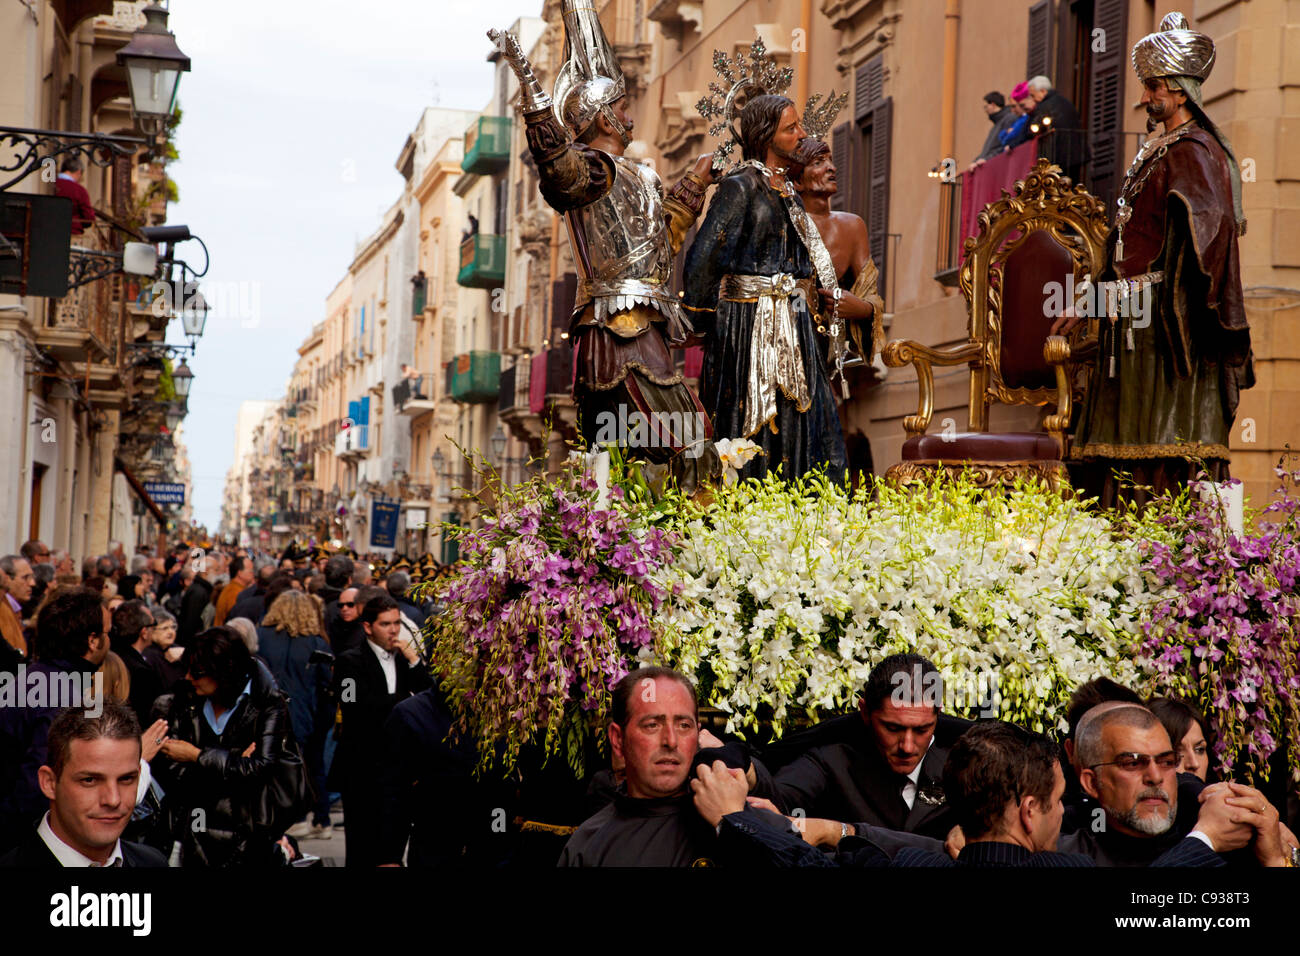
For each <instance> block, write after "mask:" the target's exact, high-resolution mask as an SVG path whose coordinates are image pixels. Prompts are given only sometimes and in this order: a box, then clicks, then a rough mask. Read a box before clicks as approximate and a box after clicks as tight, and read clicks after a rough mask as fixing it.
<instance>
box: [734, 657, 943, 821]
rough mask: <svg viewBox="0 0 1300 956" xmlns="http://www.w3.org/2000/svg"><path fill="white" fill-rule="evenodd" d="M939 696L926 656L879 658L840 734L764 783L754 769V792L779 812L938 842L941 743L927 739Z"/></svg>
mask: <svg viewBox="0 0 1300 956" xmlns="http://www.w3.org/2000/svg"><path fill="white" fill-rule="evenodd" d="M942 702H943V686H942V681H941V678H940V674H939V671H938V669H937V668H936V667H935V666H934V665H933V664H932V663H930V661H928V660H926V659H925V658H924V657H921V656H920V655H919V654H895V655H893V656H892V657H887V658H885V660H883V661H881V662H880V663H879V664H877V665H876V667H875V668H874V669H873V670H872V671H871V674H870V675H869V676H868V678H867V683H866V686H865V687H864V688H863V690H862V697H861V699H860V700H859V712H860V714H861V720H859V721H850V726H849V727H848V728H847V730H848V733H847V734H846V735H845V737H846V739H844V740H842V741H838V742H834V743H827V744H823V745H820V746H816V747H813V748H812V749H811V750H809V751H808V752H807V753H805V754H804V755H802V756H801V757H799V758H797V759H795V760H794V761H792V762H791V763H789V764H787V765H786V766H784V767H782V768H781V769H780V770H779V771H778V772H777V773H776V774H775V776H773V777H771V778H770V784H769V783H768V782H767V781H766V780H765V779H764V775H763V774H761V773H760V774H759V775H758V785H757V786H756V787H755V789H754V794H755V796H759V797H767V798H768V799H770V800H771V801H772V802H773V803H774V804H775V805H776V806H777V807H778V808H779V809H780V810H781V812H782V813H787V814H794V815H796V816H804V817H814V818H822V819H828V820H835V821H841V822H843V823H844V827H845V831H846V834H851V833H852V831H853V829H854V824H857V823H862V824H867V825H870V826H876V827H885V828H887V829H890V830H902V831H905V832H908V833H919V834H921V835H923V836H928V837H933V838H935V839H938V840H942V839H944V838H945V837H946V836H947V835H948V831H949V830H950V829H951V828H952V826H953V822H954V821H953V819H952V813H951V812H950V810H949V808H948V807H947V806H946V805H945V799H944V793H943V785H942V780H943V767H944V763H945V761H946V760H947V759H948V748H947V747H945V746H940V745H938V744H937V743H936V742H935V730H936V728H937V726H938V724H939V718H940V710H941V709H942ZM846 720H847V718H846ZM798 811H802V812H798Z"/></svg>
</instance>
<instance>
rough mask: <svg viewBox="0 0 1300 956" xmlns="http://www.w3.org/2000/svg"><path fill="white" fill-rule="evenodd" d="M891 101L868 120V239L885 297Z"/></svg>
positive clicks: (892, 103) (882, 294)
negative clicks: (869, 141)
mask: <svg viewBox="0 0 1300 956" xmlns="http://www.w3.org/2000/svg"><path fill="white" fill-rule="evenodd" d="M893 125H894V101H893V100H892V99H890V100H883V101H881V102H880V103H879V104H878V105H877V106H876V108H875V109H874V110H873V111H872V118H871V185H870V190H871V192H870V195H869V197H868V203H869V205H868V208H867V235H868V238H869V239H870V241H871V258H872V259H873V260H874V261H875V263H876V269H877V270H879V272H880V294H881V296H887V295H888V292H887V290H886V286H885V281H886V277H887V276H888V275H889V270H888V249H889V235H888V234H889V157H890V153H891V145H892V141H893V136H892V130H893Z"/></svg>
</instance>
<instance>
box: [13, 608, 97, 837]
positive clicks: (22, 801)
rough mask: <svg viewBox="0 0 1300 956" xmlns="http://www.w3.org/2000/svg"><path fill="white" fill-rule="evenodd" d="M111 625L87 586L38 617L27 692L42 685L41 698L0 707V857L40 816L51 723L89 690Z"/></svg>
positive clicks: (30, 698) (23, 698)
mask: <svg viewBox="0 0 1300 956" xmlns="http://www.w3.org/2000/svg"><path fill="white" fill-rule="evenodd" d="M112 627H113V616H112V615H111V614H109V613H108V608H106V607H104V603H103V599H102V595H100V594H99V592H97V591H93V590H91V589H90V588H67V589H65V590H63V591H60V592H59V593H58V594H56V595H55V596H54V597H53V599H51V601H50V603H48V604H47V605H45V608H44V609H43V610H42V611H41V613H40V617H39V619H38V621H37V627H36V635H35V639H34V641H33V649H34V652H35V655H36V661H35V663H32V664H28V665H27V686H35V685H37V684H40V685H43V686H44V688H45V693H42V694H40V695H39V696H37V695H33V696H31V697H28V695H26V694H23V695H20V700H19V701H17V703H16V705H14V706H5V707H0V853H3V852H4V851H6V850H8V849H10V848H11V847H13V846H15V845H17V843H18V841H19V840H20V839H21V838H22V837H23V836H25V835H26V834H27V833H28V831H29V830H30V828H31V827H32V825H34V824H35V823H36V821H37V819H38V818H39V817H40V815H41V813H42V812H44V810H45V799H44V797H43V796H42V793H41V788H40V768H41V765H42V764H44V763H46V762H47V751H46V740H47V738H48V734H49V727H50V723H51V721H53V720H54V718H55V716H57V714H58V712H59V711H60V710H62V709H63V708H65V707H70V706H79V705H81V704H82V703H83V698H84V695H85V693H86V692H87V690H90V689H93V687H94V677H95V672H96V671H97V670H98V669H99V666H100V665H101V664H103V663H104V658H105V657H107V656H108V649H109V633H110V631H112ZM101 683H102V682H101Z"/></svg>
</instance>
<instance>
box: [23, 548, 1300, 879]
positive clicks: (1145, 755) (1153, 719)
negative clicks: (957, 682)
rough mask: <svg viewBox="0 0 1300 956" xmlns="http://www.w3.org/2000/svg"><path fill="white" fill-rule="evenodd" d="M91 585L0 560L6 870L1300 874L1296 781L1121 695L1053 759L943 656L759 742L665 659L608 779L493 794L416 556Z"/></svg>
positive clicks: (139, 565) (1076, 701) (154, 561)
mask: <svg viewBox="0 0 1300 956" xmlns="http://www.w3.org/2000/svg"><path fill="white" fill-rule="evenodd" d="M71 568H72V564H71V561H70V558H69V557H68V555H67V554H66V553H63V552H53V553H52V552H51V551H50V550H49V549H48V548H46V546H45V545H44V544H42V543H41V542H39V541H34V542H28V544H27V545H24V546H23V549H22V551H21V553H20V554H18V555H10V556H6V557H4V558H3V559H0V572H2V575H0V586H2V587H3V590H4V596H3V598H2V599H0V625H2V626H3V635H4V640H3V646H2V648H0V649H2V650H3V652H4V655H5V657H4V660H3V663H2V664H0V774H3V776H0V865H4V866H37V867H39V866H55V865H62V866H117V865H120V866H165V865H169V864H170V865H172V866H186V867H230V866H240V867H250V868H263V867H265V868H271V867H281V866H286V865H291V864H295V863H297V864H303V863H310V862H311V861H310V859H304V857H303V854H302V852H301V849H300V848H299V846H298V842H297V841H298V840H300V839H303V838H307V837H310V838H313V839H331V838H337V837H338V833H337V830H338V828H340V827H341V829H342V838H343V840H344V842H345V845H346V865H348V866H350V867H374V866H401V865H403V864H405V865H407V866H412V867H444V868H445V867H464V866H471V867H487V866H499V865H510V864H514V865H536V864H541V865H550V864H552V863H554V862H555V861H556V859H557V857H558V860H559V863H560V865H565V866H690V865H701V864H706V863H712V864H720V865H750V866H799V867H803V866H818V867H824V866H842V867H845V866H847V867H898V866H954V865H955V866H962V867H965V866H978V867H987V866H1034V867H1040V866H1047V867H1064V866H1070V867H1080V866H1224V865H1227V866H1238V867H1251V866H1295V865H1296V864H1297V863H1300V849H1297V845H1298V841H1297V839H1296V837H1295V835H1294V833H1293V830H1292V827H1294V826H1295V825H1296V822H1297V821H1296V815H1297V806H1296V798H1295V794H1294V793H1290V792H1289V791H1288V789H1287V788H1286V786H1285V784H1284V783H1282V782H1279V781H1280V780H1284V778H1283V777H1281V775H1279V776H1278V778H1275V786H1274V787H1273V788H1272V790H1271V791H1270V790H1268V788H1265V789H1264V790H1261V789H1257V788H1255V787H1252V786H1247V785H1245V784H1243V783H1241V782H1239V781H1233V780H1215V779H1214V776H1213V773H1212V771H1211V768H1210V763H1211V761H1210V754H1211V752H1212V748H1213V742H1214V741H1213V733H1212V728H1211V727H1210V725H1209V724H1208V723H1207V721H1206V720H1205V719H1204V718H1203V717H1202V715H1201V714H1199V713H1198V712H1197V711H1196V710H1195V709H1194V708H1193V707H1191V706H1190V705H1189V704H1187V703H1185V702H1182V701H1177V700H1171V699H1157V700H1149V701H1144V700H1142V699H1141V698H1140V697H1139V696H1138V694H1136V693H1135V692H1133V691H1132V690H1130V689H1128V688H1125V687H1122V686H1120V685H1118V684H1115V683H1114V682H1112V681H1109V680H1106V679H1099V680H1096V681H1092V682H1089V683H1087V684H1085V685H1083V686H1081V687H1079V688H1078V689H1077V690H1076V692H1075V694H1074V697H1073V698H1072V700H1071V702H1070V706H1069V709H1068V713H1067V714H1066V721H1067V723H1068V728H1069V729H1068V731H1067V732H1066V733H1065V734H1064V735H1063V739H1062V740H1061V741H1060V742H1059V746H1058V742H1057V741H1056V740H1053V739H1049V738H1048V737H1047V736H1045V735H1042V734H1038V733H1032V732H1030V731H1028V730H1025V729H1023V728H1020V727H1016V726H1014V725H1012V724H1009V723H1006V722H1002V721H998V720H980V721H977V722H973V723H972V722H971V721H968V720H964V719H961V718H958V717H955V716H951V715H948V714H944V713H943V712H942V710H941V707H940V706H939V703H938V701H941V700H942V697H941V696H939V695H937V694H936V693H935V691H934V688H935V686H936V682H937V678H938V672H937V669H936V668H935V667H934V665H933V664H932V663H931V662H930V661H928V660H926V659H925V658H924V657H920V656H918V655H914V654H902V655H895V656H892V657H889V658H887V659H885V660H884V661H883V662H881V663H880V664H879V665H877V666H876V668H875V669H874V670H873V671H872V673H871V676H870V678H869V679H868V681H867V683H866V685H865V686H864V688H863V690H862V693H861V697H860V700H859V710H858V712H856V713H851V714H848V715H844V716H842V717H839V718H835V719H831V720H828V721H825V722H823V723H820V724H817V725H815V726H812V727H810V728H809V729H808V730H806V731H804V732H801V733H799V734H795V735H793V736H789V737H787V738H785V739H782V740H779V741H775V742H772V743H770V744H768V745H767V746H765V747H753V746H749V745H747V744H746V743H745V742H743V741H741V740H739V739H737V738H733V737H728V736H726V735H722V734H720V732H719V734H715V733H714V732H713V731H712V730H710V729H709V728H708V727H706V725H705V722H704V721H702V719H701V715H700V712H699V706H698V703H697V699H696V690H695V687H694V685H693V683H692V681H691V680H690V679H689V678H687V677H686V676H684V675H682V674H680V673H677V672H675V671H671V670H668V669H666V668H661V667H643V668H641V669H639V670H635V671H633V672H632V673H630V674H628V675H627V676H626V677H624V678H623V679H622V680H621V681H620V682H619V683H618V685H617V686H616V687H615V688H614V690H613V693H612V708H611V719H610V722H609V726H608V744H609V754H610V760H609V763H608V766H606V767H605V768H604V769H601V770H600V771H599V772H597V773H595V774H594V776H593V777H592V778H591V779H590V780H575V779H573V778H572V775H566V773H565V771H564V768H563V767H557V766H556V764H557V763H559V761H552V762H551V763H549V764H546V765H545V766H543V762H542V761H541V760H540V758H538V757H537V755H531V756H528V755H525V757H524V764H525V765H527V766H528V769H527V770H526V771H525V772H524V773H522V774H519V775H516V777H514V778H512V779H511V780H493V779H492V778H491V777H490V776H484V777H476V776H475V773H474V768H475V764H476V762H477V758H478V750H477V747H476V746H475V742H474V741H472V740H469V739H467V738H466V737H465V736H463V735H461V734H458V733H455V732H453V725H454V722H455V721H454V717H453V714H452V710H451V709H450V708H449V707H448V703H447V701H446V700H445V699H444V697H443V696H442V694H441V691H440V690H439V686H438V681H437V679H436V676H435V675H431V673H430V668H429V666H428V665H427V663H426V661H425V660H424V658H423V656H422V642H421V640H420V631H421V628H422V627H423V625H424V623H425V620H426V617H427V616H428V615H429V614H431V613H438V610H437V608H436V606H433V605H431V604H429V603H427V602H424V601H422V600H421V599H420V595H419V592H418V590H416V589H414V588H413V584H412V578H411V574H410V573H409V572H408V570H407V568H406V566H405V562H403V566H402V567H397V568H388V567H384V566H382V565H379V566H378V569H379V570H380V571H382V572H383V577H382V578H381V579H377V578H376V577H375V575H374V572H375V570H376V566H375V565H374V564H372V562H370V561H368V560H356V559H354V558H352V557H350V556H346V555H333V556H329V555H319V556H309V555H296V556H295V555H289V556H287V557H282V558H279V559H276V558H272V557H269V556H265V555H258V554H255V553H249V552H247V551H244V550H242V549H239V550H234V551H232V552H231V553H229V554H227V553H224V552H222V551H219V550H211V551H203V552H197V553H196V552H191V551H190V550H189V549H185V548H177V549H174V550H173V552H172V553H171V554H170V555H169V556H168V557H166V558H156V557H151V556H143V555H142V556H138V557H137V558H136V559H134V560H132V561H131V562H130V563H129V564H128V565H124V564H123V563H122V562H121V561H120V560H119V558H117V557H114V556H112V555H105V556H101V557H98V558H95V559H93V560H89V561H87V562H85V564H84V566H83V568H82V574H81V575H79V576H78V575H76V574H74V573H73V572H72V571H71ZM380 582H382V583H380ZM6 682H7V687H8V692H7V694H6V690H5V687H6ZM38 687H39V688H40V689H41V690H40V693H39V694H37V693H35V692H34V691H35V689H36V688H38ZM65 687H71V688H72V690H73V694H74V697H75V699H69V698H68V697H67V695H61V694H60V693H59V691H60V688H65ZM715 729H716V728H715ZM529 760H532V761H533V763H532V764H531V765H530V764H529V763H528V762H529ZM336 803H337V804H338V805H341V808H342V813H343V822H342V823H341V824H339V823H332V822H331V819H332V817H331V808H332V806H334V805H335V804H336ZM584 818H585V819H584Z"/></svg>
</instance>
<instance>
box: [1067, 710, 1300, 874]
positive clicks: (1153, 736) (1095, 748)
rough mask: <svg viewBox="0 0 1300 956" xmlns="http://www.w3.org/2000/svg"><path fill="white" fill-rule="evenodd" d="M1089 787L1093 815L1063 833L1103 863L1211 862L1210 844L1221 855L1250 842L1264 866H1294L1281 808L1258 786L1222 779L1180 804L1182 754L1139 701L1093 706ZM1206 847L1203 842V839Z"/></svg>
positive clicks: (1087, 753) (1086, 749)
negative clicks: (1207, 857) (1194, 803)
mask: <svg viewBox="0 0 1300 956" xmlns="http://www.w3.org/2000/svg"><path fill="white" fill-rule="evenodd" d="M1074 751H1075V763H1076V766H1077V768H1078V772H1079V783H1080V785H1081V786H1082V787H1083V790H1084V792H1086V793H1087V794H1088V795H1089V796H1091V797H1092V798H1093V799H1094V800H1096V801H1097V804H1098V806H1097V807H1096V808H1095V810H1094V812H1093V815H1092V819H1091V820H1089V821H1087V822H1086V823H1085V825H1084V826H1082V827H1080V829H1079V830H1077V831H1076V832H1074V833H1072V834H1070V835H1069V836H1063V837H1061V839H1060V842H1059V843H1058V845H1057V849H1058V851H1059V852H1061V853H1080V854H1083V855H1084V856H1089V857H1091V858H1092V859H1093V860H1095V861H1096V863H1097V865H1098V866H1148V865H1150V864H1151V863H1152V862H1153V861H1154V860H1155V859H1156V858H1157V857H1161V856H1165V854H1169V856H1165V859H1164V861H1163V862H1164V865H1167V866H1168V865H1179V863H1178V860H1179V859H1182V860H1183V864H1182V865H1188V866H1204V865H1206V863H1205V861H1204V860H1203V859H1202V857H1204V852H1203V849H1204V847H1208V848H1209V849H1211V850H1213V851H1214V852H1215V853H1217V854H1221V855H1222V854H1225V853H1229V852H1231V851H1234V850H1239V849H1242V848H1243V847H1246V846H1251V847H1252V849H1253V850H1254V854H1255V857H1256V859H1257V860H1258V861H1259V862H1260V863H1262V864H1263V865H1265V866H1274V865H1276V866H1284V865H1287V863H1286V860H1285V857H1284V854H1283V848H1282V845H1281V836H1280V833H1279V830H1278V826H1277V811H1276V810H1274V809H1273V808H1272V807H1271V805H1270V804H1269V803H1268V801H1267V800H1266V799H1264V797H1263V795H1262V794H1260V793H1259V791H1257V790H1255V789H1253V788H1251V787H1246V786H1243V785H1241V784H1216V785H1215V786H1214V787H1207V788H1206V789H1205V790H1204V791H1202V792H1201V794H1200V806H1199V812H1198V813H1196V815H1195V816H1194V817H1193V815H1192V811H1194V810H1197V809H1198V808H1196V807H1190V806H1184V807H1182V808H1181V810H1182V812H1181V813H1180V812H1179V811H1180V807H1179V804H1178V795H1179V780H1178V754H1177V752H1176V751H1175V750H1174V748H1173V745H1172V744H1171V743H1170V741H1169V734H1168V732H1166V730H1165V728H1164V725H1163V724H1161V723H1160V721H1159V720H1158V719H1157V718H1156V716H1155V714H1153V713H1151V711H1149V710H1147V708H1145V707H1143V706H1141V705H1138V704H1124V703H1115V702H1111V703H1107V704H1101V705H1098V707H1096V708H1094V709H1093V710H1091V711H1089V712H1088V713H1087V714H1086V715H1085V716H1084V718H1083V720H1082V721H1081V722H1080V724H1079V728H1078V731H1077V732H1076V738H1075V745H1074ZM1197 841H1199V844H1202V845H1203V846H1201V845H1198V842H1197Z"/></svg>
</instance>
